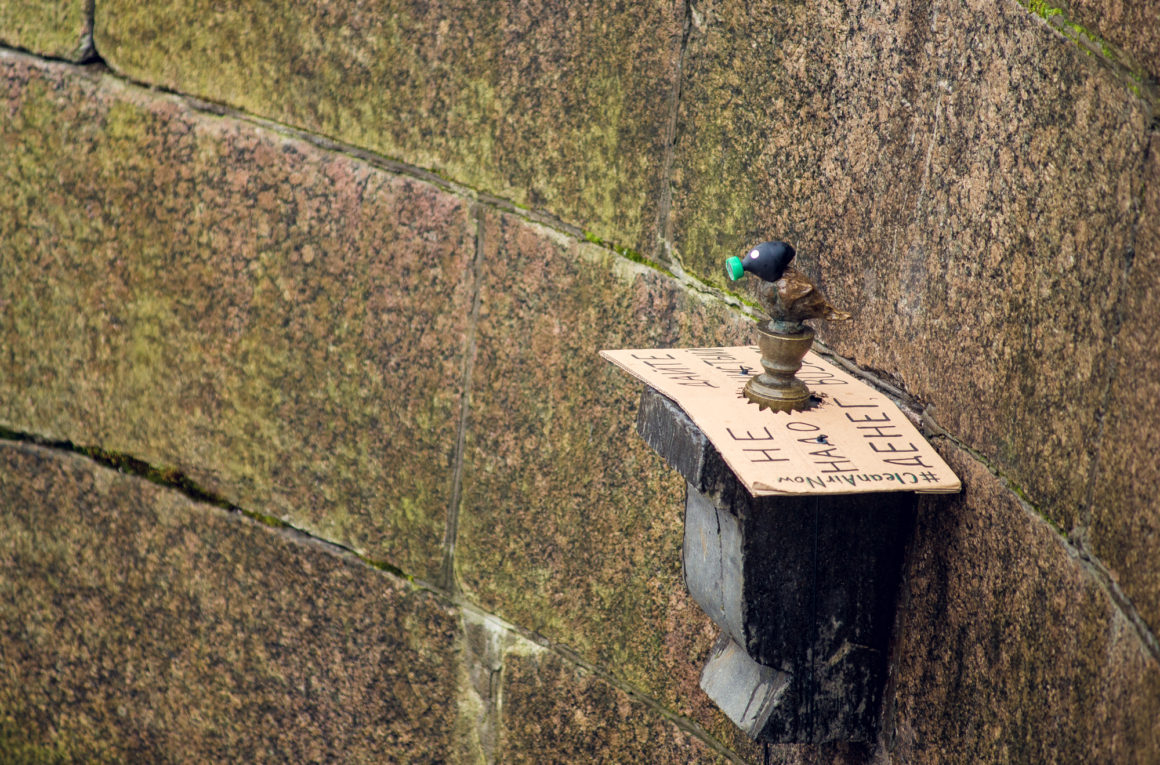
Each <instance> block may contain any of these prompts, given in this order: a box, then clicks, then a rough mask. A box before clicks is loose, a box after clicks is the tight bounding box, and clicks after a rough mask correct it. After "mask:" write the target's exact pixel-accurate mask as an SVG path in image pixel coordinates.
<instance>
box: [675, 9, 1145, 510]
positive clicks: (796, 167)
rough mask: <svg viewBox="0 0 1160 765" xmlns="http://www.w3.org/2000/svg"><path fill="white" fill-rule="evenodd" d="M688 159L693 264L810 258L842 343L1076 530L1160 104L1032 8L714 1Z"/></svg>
mask: <svg viewBox="0 0 1160 765" xmlns="http://www.w3.org/2000/svg"><path fill="white" fill-rule="evenodd" d="M695 19H696V20H697V21H698V23H697V25H696V26H695V29H694V35H693V38H692V42H691V47H690V52H689V57H688V66H687V67H686V69H685V71H686V74H685V79H684V84H683V87H682V106H681V109H682V111H681V116H680V119H679V123H678V132H677V144H676V154H675V159H674V197H673V211H674V220H673V226H674V236H675V241H676V248H677V251H678V253H679V255H680V256H681V257H682V258H683V259H684V263H685V265H686V267H688V268H690V269H692V270H694V271H696V272H697V273H699V274H702V275H704V276H705V277H706V278H709V279H711V280H713V281H716V282H718V283H721V282H723V280H724V275H723V274H722V273H721V265H720V264H721V261H722V259H723V257H724V256H726V255H731V254H736V253H737V252H738V251H739V250H741V249H742V248H744V247H745V246H747V245H748V244H750V243H752V242H754V241H758V240H760V239H765V238H771V237H784V238H788V239H790V240H791V241H793V242H794V243H795V244H797V245H798V251H799V259H800V261H801V265H802V267H803V268H804V269H805V270H806V271H808V272H811V273H812V274H814V275H815V276H817V277H818V278H819V280H820V284H821V285H822V286H823V287H824V289H825V290H827V292H828V293H829V296H830V297H831V298H832V299H833V301H834V302H835V303H836V304H838V305H839V306H841V307H843V308H846V309H848V310H850V311H851V312H852V313H853V314H854V318H853V321H852V322H849V323H848V324H837V323H830V324H825V323H823V324H822V327H821V333H820V334H821V337H822V339H823V340H825V341H826V342H828V343H829V344H830V345H831V346H832V347H834V348H835V349H836V350H837V351H838V352H840V353H842V354H843V355H846V356H848V357H852V358H853V359H854V360H855V361H856V362H857V363H858V364H860V365H861V366H863V367H864V368H870V369H874V370H878V371H880V372H881V373H883V374H884V375H886V376H887V377H889V378H893V379H895V380H896V381H897V382H899V384H900V385H902V386H903V387H905V388H906V390H908V391H909V392H910V393H912V394H914V395H915V396H916V397H917V398H918V399H919V400H920V402H923V403H929V404H932V405H934V407H935V409H934V410H933V411H934V415H935V417H936V419H937V420H938V421H939V422H940V423H941V424H942V425H944V426H945V427H947V428H948V429H949V430H950V431H951V432H952V433H954V434H955V435H956V436H957V437H959V438H961V439H963V440H964V441H965V442H966V443H968V444H969V445H970V446H971V447H972V448H974V449H977V450H978V451H979V452H981V453H982V454H984V455H985V456H986V457H987V458H988V459H989V460H991V461H992V462H993V463H994V464H996V465H998V466H1000V467H1001V468H1002V469H1003V470H1004V471H1005V472H1006V473H1007V474H1009V475H1010V476H1011V477H1012V478H1013V480H1015V482H1016V483H1018V484H1019V485H1020V486H1021V487H1022V488H1023V490H1025V492H1026V493H1027V495H1028V497H1029V498H1030V499H1031V500H1032V501H1034V502H1036V503H1038V504H1039V505H1040V506H1041V507H1043V508H1044V509H1045V511H1046V512H1047V513H1048V514H1049V516H1050V517H1051V518H1052V519H1053V521H1055V522H1056V523H1058V524H1060V525H1061V526H1063V527H1065V528H1070V527H1072V526H1073V525H1074V524H1075V523H1076V522H1077V520H1078V517H1077V515H1076V513H1077V508H1078V507H1080V505H1081V504H1082V502H1083V501H1084V497H1085V493H1086V487H1087V484H1088V478H1089V477H1090V470H1091V451H1092V450H1091V449H1090V448H1089V447H1090V444H1092V443H1093V442H1094V441H1095V440H1096V436H1097V431H1098V413H1097V412H1098V409H1099V406H1100V404H1101V398H1102V395H1103V391H1104V389H1105V386H1106V382H1107V368H1106V365H1105V364H1104V363H1102V362H1101V360H1100V359H1101V355H1100V354H1101V352H1102V351H1104V350H1106V349H1108V348H1109V346H1110V342H1111V338H1112V334H1113V331H1114V328H1113V325H1114V319H1113V317H1114V314H1115V308H1116V298H1117V295H1118V294H1119V290H1120V284H1121V280H1122V277H1123V273H1124V268H1125V263H1126V259H1127V257H1128V254H1129V252H1130V251H1131V247H1132V244H1131V230H1132V226H1133V222H1134V218H1135V206H1134V199H1133V196H1134V194H1135V193H1136V192H1137V190H1138V188H1139V184H1140V181H1141V172H1142V160H1143V156H1144V149H1145V134H1146V130H1147V127H1148V122H1149V109H1148V106H1147V104H1145V103H1144V102H1143V101H1140V100H1138V99H1136V97H1135V96H1133V95H1132V93H1131V91H1130V89H1129V88H1128V86H1127V85H1126V84H1125V82H1124V81H1122V80H1120V79H1117V78H1116V77H1115V76H1114V75H1113V74H1112V73H1111V72H1110V71H1108V70H1107V69H1106V68H1104V67H1102V66H1101V65H1099V63H1098V62H1097V61H1095V60H1093V59H1092V57H1090V56H1089V55H1087V53H1086V52H1085V51H1084V50H1083V49H1082V48H1080V47H1079V46H1078V45H1076V44H1074V43H1072V42H1070V41H1068V40H1066V39H1064V38H1062V37H1060V36H1058V35H1056V34H1055V33H1054V32H1052V31H1051V30H1050V29H1048V28H1047V27H1046V26H1045V25H1044V24H1042V23H1040V20H1039V19H1038V18H1037V17H1035V16H1034V15H1033V14H1030V13H1029V12H1027V10H1026V9H1024V8H1023V7H1021V6H1019V5H1017V4H1015V3H998V4H982V3H958V2H944V1H943V0H935V1H934V2H931V3H928V4H921V3H920V4H917V5H915V4H908V3H886V4H881V3H873V4H869V3H860V2H859V3H854V4H851V5H848V6H828V7H827V8H825V9H815V8H813V7H807V6H805V5H803V4H799V3H792V2H770V3H763V4H760V5H756V6H754V5H753V4H750V3H741V2H719V3H710V4H708V5H701V6H698V15H697V16H695Z"/></svg>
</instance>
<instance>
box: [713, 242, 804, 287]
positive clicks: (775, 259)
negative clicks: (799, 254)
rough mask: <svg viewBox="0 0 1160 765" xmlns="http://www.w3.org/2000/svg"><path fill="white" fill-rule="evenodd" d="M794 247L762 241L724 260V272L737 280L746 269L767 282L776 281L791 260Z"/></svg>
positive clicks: (783, 243) (732, 279)
mask: <svg viewBox="0 0 1160 765" xmlns="http://www.w3.org/2000/svg"><path fill="white" fill-rule="evenodd" d="M793 256H794V249H793V247H791V246H790V245H788V244H786V243H785V242H762V243H761V244H759V245H757V246H756V247H753V248H752V249H750V250H749V252H747V253H745V257H744V258H738V257H736V256H734V257H732V258H729V259H728V260H726V261H725V273H726V274H728V276H729V279H730V280H731V281H737V280H738V279H740V278H741V277H742V275H744V273H745V272H746V271H748V272H749V273H751V274H753V275H754V276H756V277H758V278H759V279H763V280H765V281H767V282H776V281H777V280H778V279H780V278H781V275H782V274H783V273H785V269H786V266H788V265H789V262H790V261H791V260H793Z"/></svg>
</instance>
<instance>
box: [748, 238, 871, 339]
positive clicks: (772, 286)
mask: <svg viewBox="0 0 1160 765" xmlns="http://www.w3.org/2000/svg"><path fill="white" fill-rule="evenodd" d="M795 254H796V253H795V251H794V248H793V247H792V246H790V245H788V244H786V243H785V242H762V243H761V244H759V245H757V246H756V247H754V248H752V249H751V250H749V252H747V253H746V254H745V257H744V258H737V257H732V258H729V259H728V260H727V261H726V262H725V271H726V273H727V274H728V276H729V278H730V279H731V280H734V281H736V280H737V279H740V278H741V277H742V275H744V273H745V272H746V271H748V272H749V273H751V274H753V275H754V276H756V277H757V278H758V281H757V283H756V284H755V285H754V286H753V290H754V294H755V295H756V296H757V301H758V303H759V304H760V305H761V307H762V309H763V310H764V311H765V312H766V313H767V314H768V315H769V317H770V318H771V319H773V320H774V321H776V322H779V323H780V324H782V325H788V326H787V327H786V328H787V329H789V327H792V326H793V325H801V323H802V322H803V321H805V320H807V319H827V320H829V321H845V320H846V319H849V318H850V314H848V313H846V312H845V311H839V310H838V309H837V308H835V307H834V306H833V305H832V304H831V303H830V301H829V300H827V299H826V296H825V295H824V294H823V293H822V291H821V290H820V289H819V288H818V285H816V284H814V283H813V281H812V280H811V279H810V278H809V277H808V276H806V275H805V274H804V273H802V272H801V271H799V270H798V269H797V268H795V267H794V266H793V265H792V263H791V261H792V260H793V258H794V255H795ZM790 331H792V330H790Z"/></svg>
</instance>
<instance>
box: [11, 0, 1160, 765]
mask: <svg viewBox="0 0 1160 765" xmlns="http://www.w3.org/2000/svg"><path fill="white" fill-rule="evenodd" d="M1158 76H1160V11H1158V10H1157V8H1156V6H1155V5H1149V4H1146V3H1143V2H1140V0H1124V1H1123V2H1115V3H1112V2H1107V3H1104V2H1087V0H1083V1H1082V2H1081V1H1080V0H1076V2H1074V3H1072V4H1070V5H1059V6H1055V5H1051V4H1048V3H1043V2H1038V0H1036V1H1034V2H1031V1H1028V2H1019V1H1017V0H998V2H992V3H983V2H974V1H973V0H918V1H916V2H903V0H881V1H880V2H877V3H871V2H864V1H863V0H847V1H846V2H842V3H822V4H818V3H805V2H796V1H786V0H762V1H761V2H741V0H737V1H736V2H734V0H701V1H698V2H663V3H654V4H649V3H643V4H642V3H626V2H598V3H579V4H577V3H551V2H545V1H544V0H538V1H533V2H515V1H514V0H501V1H500V2H496V3H489V4H479V3H466V2H459V1H458V0H449V1H448V2H436V3H430V2H413V1H409V0H376V1H375V2H358V3H356V2H353V1H352V0H310V1H309V2H289V0H271V2H266V3H262V4H257V3H251V2H243V3H216V2H209V1H208V0H178V1H177V2H155V1H154V0H134V2H126V0H56V1H55V2H49V3H43V2H40V3H38V2H29V1H28V0H0V614H2V616H0V761H5V762H8V761H12V762H93V761H109V762H118V761H151V762H153V761H156V762H168V761H175V762H192V761H222V762H231V761H235V762H236V761H247V762H249V761H254V762H258V761H270V762H282V761H294V762H314V761H323V760H328V761H329V760H338V761H350V762H370V761H382V762H463V763H476V762H537V763H541V762H617V763H621V762H674V763H676V762H681V763H684V762H745V763H763V762H781V763H862V762H875V763H904V762H921V763H927V762H930V763H936V762H940V763H941V762H964V763H966V762H971V763H973V762H1141V763H1147V762H1156V761H1157V760H1160V726H1158V725H1157V724H1156V720H1157V719H1160V641H1158V640H1157V635H1160V500H1158V499H1157V491H1158V490H1160V467H1158V464H1160V462H1158V461H1157V458H1156V456H1155V448H1154V445H1155V443H1156V442H1157V441H1158V440H1160V329H1158V326H1160V322H1158V318H1160V278H1158V277H1157V274H1160V134H1158V122H1157V118H1156V106H1157V103H1158V97H1157V93H1158V89H1157V77H1158ZM767 238H786V239H789V240H791V241H793V242H794V243H795V244H796V245H797V246H798V249H799V252H800V255H799V258H800V260H801V264H802V266H803V267H804V268H805V270H807V271H808V272H809V273H810V274H811V275H813V276H814V277H815V278H816V279H817V280H818V281H819V283H821V284H822V285H823V287H824V288H825V289H826V290H827V292H828V293H829V295H830V297H831V298H832V299H833V301H834V302H835V303H837V304H838V305H841V306H843V307H844V308H847V309H848V310H850V311H851V313H853V315H854V318H853V321H851V322H850V323H849V324H846V325H833V326H823V327H821V328H820V329H821V331H820V333H819V337H820V339H821V340H822V341H823V343H824V349H825V350H826V351H827V352H828V353H831V354H832V355H833V357H834V358H835V359H836V360H837V361H839V363H843V364H845V365H847V366H848V367H849V368H851V369H852V370H854V371H855V372H856V373H858V374H861V375H863V376H864V377H866V378H867V379H868V380H870V381H871V382H872V383H873V384H875V385H878V386H879V387H880V388H881V389H882V390H884V391H885V392H887V393H889V394H890V395H891V396H892V397H894V398H895V400H896V401H898V402H899V403H900V404H901V405H902V406H903V408H904V410H905V411H906V412H907V413H908V414H909V415H911V416H912V417H913V418H914V419H915V421H916V422H918V423H919V424H920V425H921V427H922V428H923V429H924V432H925V434H926V435H927V436H928V438H930V440H931V441H932V443H933V444H934V445H935V446H936V447H937V448H938V449H939V451H940V452H941V453H942V454H943V456H944V457H945V458H946V459H947V460H948V462H949V463H950V464H951V465H952V467H954V469H955V470H956V472H957V473H958V474H959V475H960V476H961V477H962V479H963V483H964V491H963V493H962V494H961V495H958V496H954V497H931V498H926V499H924V500H922V502H921V503H920V508H919V514H918V523H917V526H916V529H915V532H914V535H913V538H912V539H911V540H910V543H909V546H908V549H907V554H906V562H905V564H904V571H903V579H902V591H901V593H900V597H899V607H898V613H897V615H896V618H895V624H894V638H893V643H892V649H891V651H892V653H891V658H890V677H889V682H888V687H887V691H886V694H885V700H884V702H883V708H882V710H881V732H880V735H879V738H878V741H877V742H875V743H874V744H873V745H872V746H868V747H855V746H843V745H828V746H822V747H813V746H804V745H798V746H788V745H787V746H774V747H761V746H757V745H754V744H753V743H751V742H749V741H748V740H747V739H746V738H745V737H744V735H742V734H741V733H740V732H739V731H737V729H736V728H734V727H733V725H732V723H730V722H729V721H728V720H727V719H726V718H725V717H724V716H723V715H722V714H721V713H720V712H718V711H717V710H716V708H715V707H714V706H713V704H712V703H711V702H710V701H709V700H708V699H707V698H706V697H705V696H704V694H703V693H702V692H701V691H700V690H699V688H698V677H699V673H700V669H701V667H702V665H703V663H704V660H705V657H706V655H707V654H708V651H709V649H710V648H711V646H712V644H713V641H714V639H715V637H716V633H715V628H714V627H713V625H712V624H711V622H710V621H709V620H708V618H707V617H706V616H704V614H702V613H701V611H700V610H699V608H698V607H697V606H696V605H695V604H694V603H693V602H692V601H691V599H690V598H689V597H688V595H687V593H686V592H685V590H684V586H683V583H682V578H681V570H680V542H681V531H682V529H681V523H682V520H681V514H682V507H683V501H682V496H683V483H682V481H681V479H680V478H679V477H678V476H677V475H676V474H675V473H674V472H673V471H671V470H669V469H668V468H667V467H666V466H665V465H664V463H663V462H662V461H661V460H660V459H659V458H658V457H656V455H655V454H653V453H652V452H651V450H650V449H648V447H646V446H645V445H644V444H643V442H642V441H641V440H640V439H639V437H637V436H636V434H635V432H634V429H633V428H634V423H635V408H636V402H637V399H638V397H639V390H638V388H637V387H636V385H635V384H633V383H632V382H631V381H630V380H628V379H627V378H626V377H624V376H623V375H621V374H619V373H618V372H616V371H615V370H614V369H612V368H611V367H610V366H609V365H607V364H606V363H604V362H602V361H600V360H599V359H598V358H597V356H596V351H597V350H599V349H601V348H614V347H630V346H636V347H641V346H665V345H693V344H699V345H710V344H735V343H742V342H748V341H749V339H750V336H751V329H750V326H751V323H752V322H751V314H750V309H748V308H747V307H746V304H745V302H744V301H743V300H741V299H739V296H738V295H735V294H733V293H731V292H730V290H731V289H733V288H732V287H731V286H730V285H728V284H726V283H725V280H724V277H723V275H722V273H721V268H720V263H721V262H722V260H723V259H724V257H726V256H728V255H732V254H737V253H739V252H740V251H742V250H743V249H744V248H745V246H746V245H748V244H751V243H753V242H755V241H759V240H762V239H767Z"/></svg>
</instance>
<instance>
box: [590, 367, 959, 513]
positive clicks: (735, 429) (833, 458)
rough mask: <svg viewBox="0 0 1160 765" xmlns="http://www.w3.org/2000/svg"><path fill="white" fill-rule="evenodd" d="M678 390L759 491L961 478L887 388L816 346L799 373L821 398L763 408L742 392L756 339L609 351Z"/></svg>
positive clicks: (674, 393)
mask: <svg viewBox="0 0 1160 765" xmlns="http://www.w3.org/2000/svg"><path fill="white" fill-rule="evenodd" d="M600 355H601V356H603V357H604V358H605V359H607V360H609V361H611V362H612V363H614V364H616V365H617V366H618V367H620V368H622V369H624V370H625V371H626V372H628V373H629V374H631V375H633V376H634V377H636V378H638V379H639V380H641V381H642V382H644V383H647V384H648V385H651V386H652V387H654V388H656V389H657V390H658V391H660V392H661V393H663V394H664V395H666V396H668V397H669V398H671V399H673V401H675V402H676V403H677V404H678V405H679V406H680V407H681V408H682V409H683V410H684V411H685V413H686V414H688V415H689V418H690V419H691V420H692V421H693V422H694V423H696V425H697V426H698V427H699V428H701V430H702V431H703V432H704V433H705V435H706V437H708V439H709V440H710V441H711V442H712V443H713V445H714V446H715V447H716V448H717V450H718V451H719V452H720V453H721V456H722V458H723V459H724V460H725V462H726V464H728V465H729V467H730V468H732V469H733V472H734V473H736V474H737V477H738V479H739V480H740V481H741V482H742V483H743V484H744V485H745V487H746V488H747V489H748V490H749V492H750V493H751V494H753V495H754V496H761V495H769V494H854V493H859V492H881V491H916V492H922V493H952V492H957V491H959V490H960V489H961V483H960V482H959V479H958V478H957V477H956V476H955V474H954V473H953V472H951V469H950V468H949V467H948V466H947V464H946V463H945V462H943V460H942V458H941V457H939V455H938V453H937V452H935V450H934V449H933V448H932V447H931V446H930V444H928V443H927V442H926V439H924V438H923V437H922V435H921V434H920V433H919V432H918V430H917V429H916V428H915V427H914V426H913V425H912V424H911V423H910V421H909V420H907V419H906V417H905V416H904V415H903V414H902V412H901V411H900V410H899V409H898V407H897V406H895V405H894V404H893V403H892V402H891V401H890V400H889V399H887V398H886V396H884V395H883V394H881V393H879V392H878V391H876V390H874V389H873V388H871V387H870V386H868V385H866V384H865V383H863V382H861V381H859V380H857V379H856V378H854V377H852V376H850V375H849V374H847V373H845V372H843V371H842V370H841V369H839V368H838V367H836V366H834V365H832V364H830V363H829V362H827V361H825V360H824V359H822V358H820V357H819V356H817V355H816V354H814V353H809V354H807V355H806V358H805V362H804V363H803V364H802V368H801V371H800V372H798V374H797V376H798V378H800V379H801V380H802V381H803V382H805V383H806V384H807V385H808V386H809V387H810V390H811V391H812V392H813V393H814V394H815V395H817V396H818V397H819V398H820V399H821V400H820V403H818V405H817V406H815V407H813V408H811V409H809V410H807V411H804V412H771V411H768V410H766V411H761V410H760V409H758V407H757V405H756V404H753V403H751V402H749V401H748V400H746V398H745V397H744V395H743V394H742V389H743V388H744V387H745V383H746V381H747V380H748V379H749V378H750V377H751V376H753V375H754V374H755V373H756V372H757V371H758V370H759V369H760V364H761V353H760V352H759V351H758V349H757V348H756V347H754V346H737V347H730V348H674V349H653V350H619V351H601V352H600Z"/></svg>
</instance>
